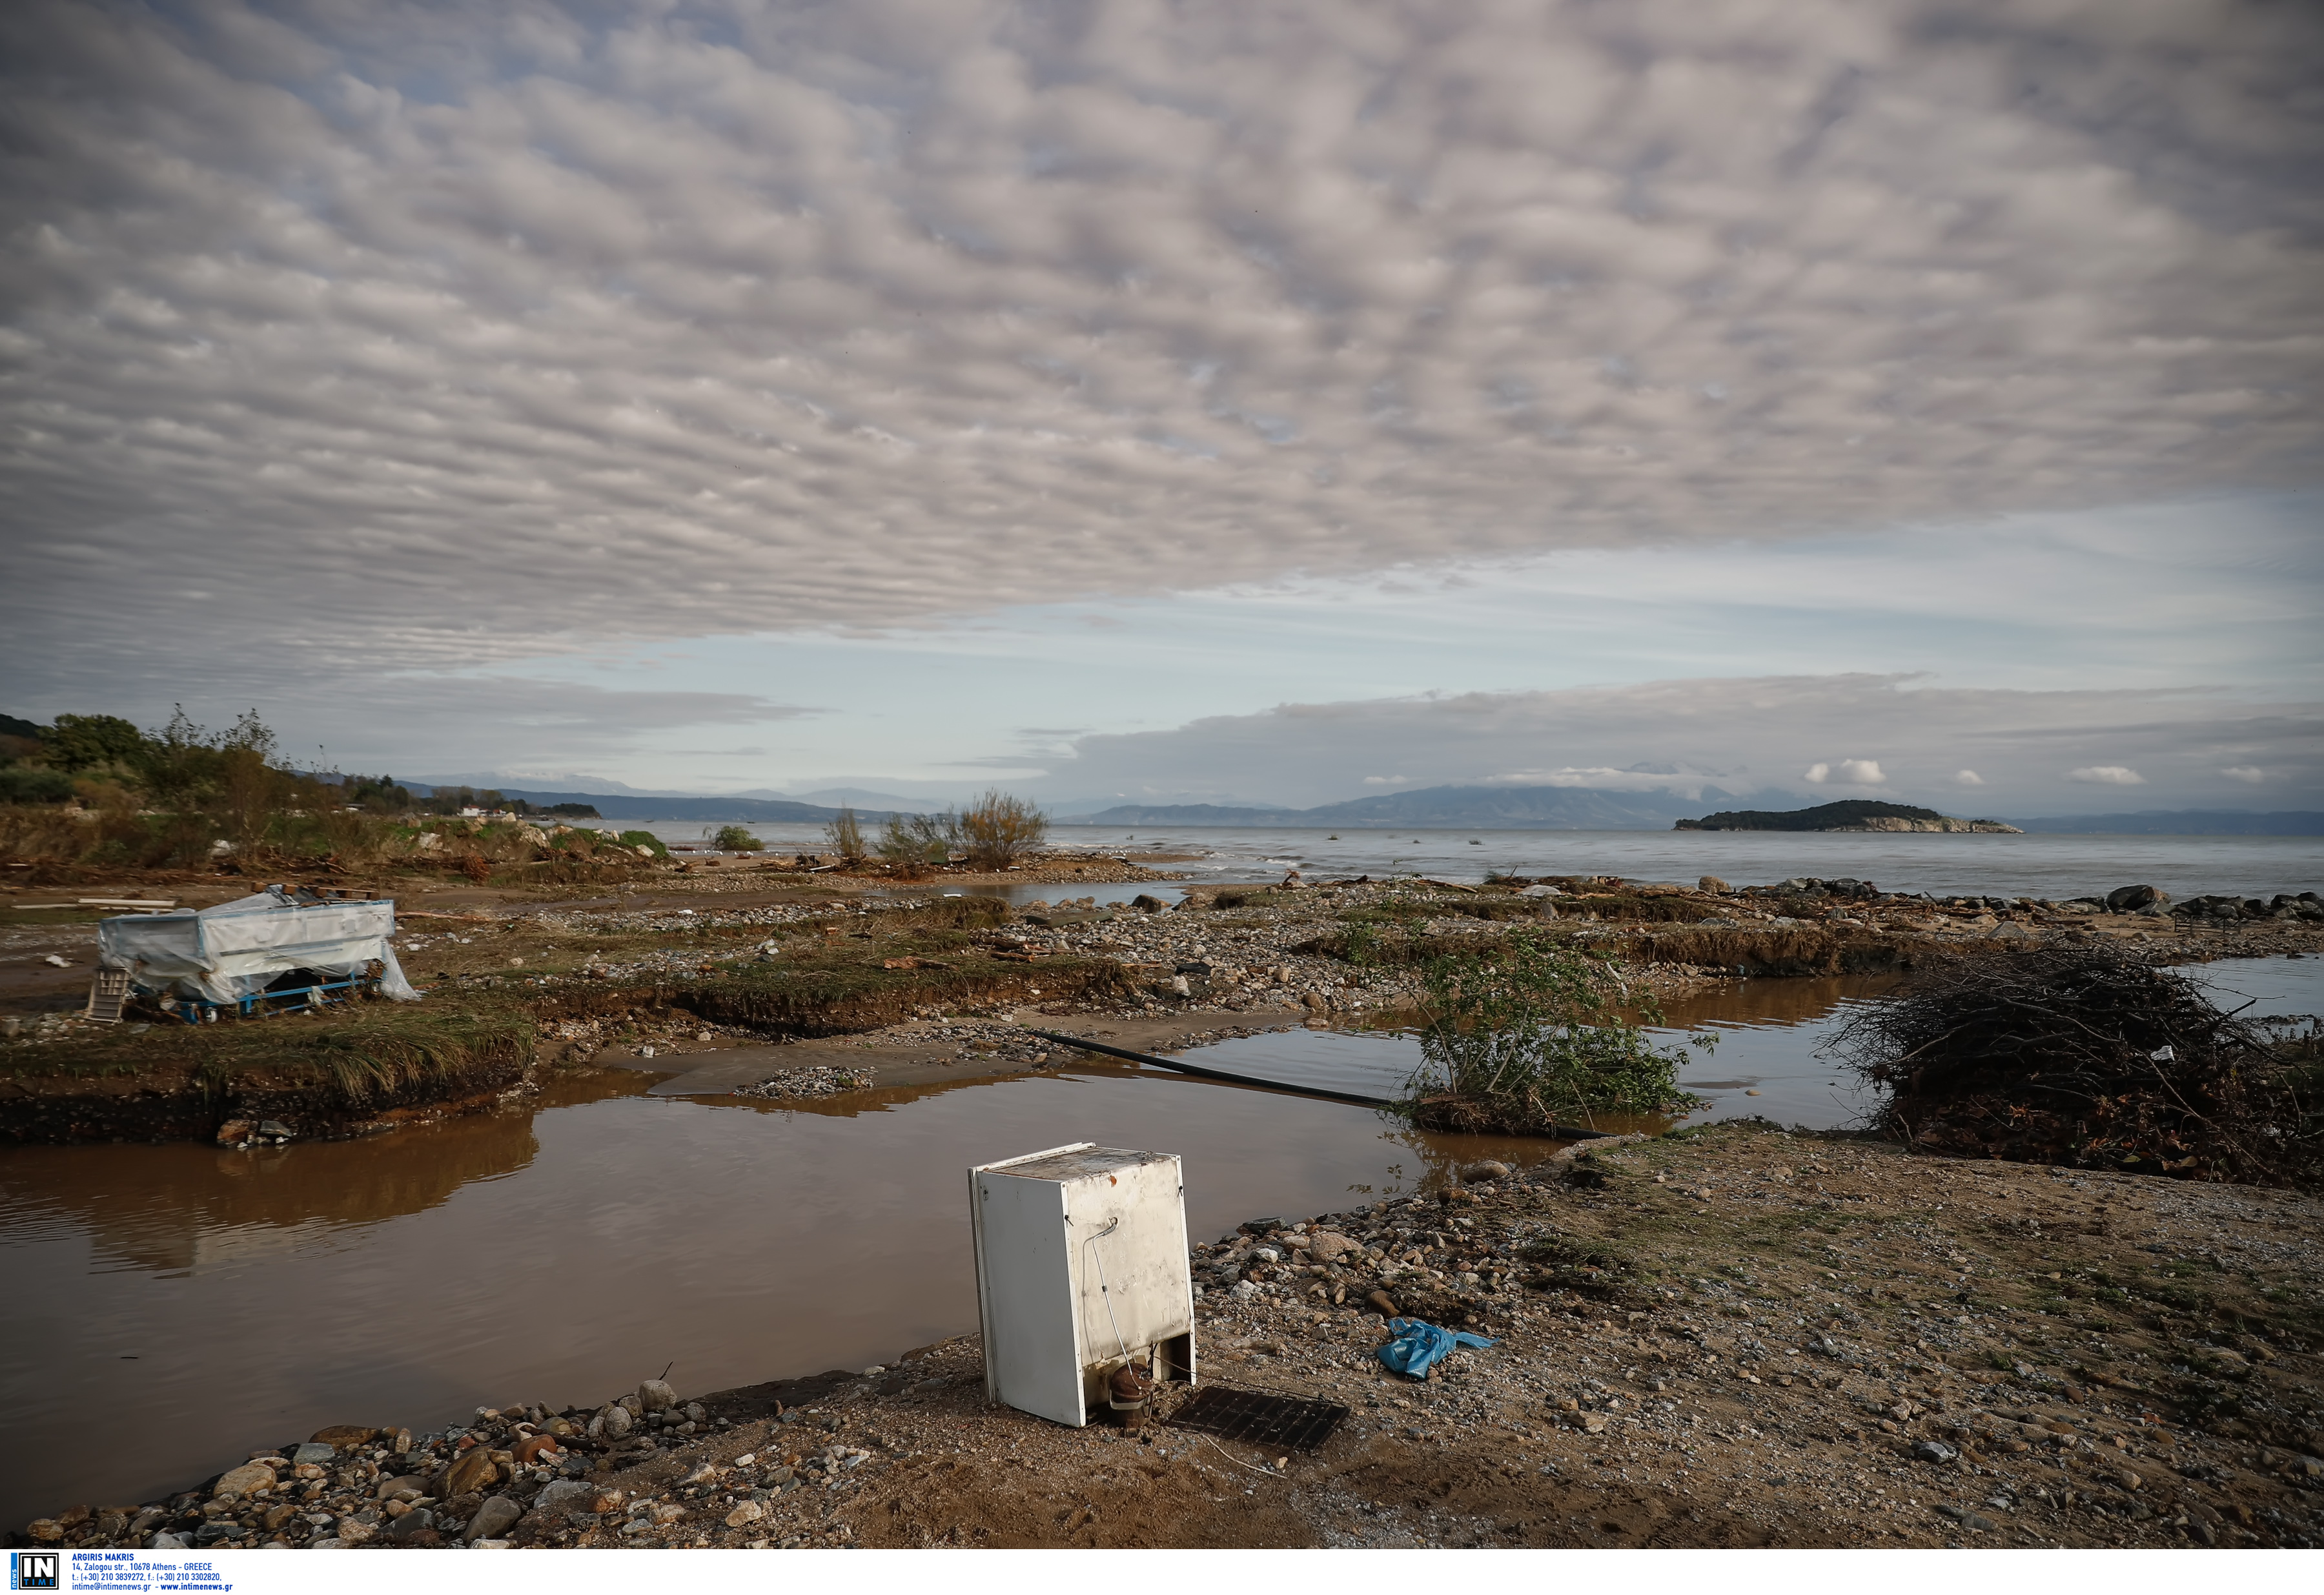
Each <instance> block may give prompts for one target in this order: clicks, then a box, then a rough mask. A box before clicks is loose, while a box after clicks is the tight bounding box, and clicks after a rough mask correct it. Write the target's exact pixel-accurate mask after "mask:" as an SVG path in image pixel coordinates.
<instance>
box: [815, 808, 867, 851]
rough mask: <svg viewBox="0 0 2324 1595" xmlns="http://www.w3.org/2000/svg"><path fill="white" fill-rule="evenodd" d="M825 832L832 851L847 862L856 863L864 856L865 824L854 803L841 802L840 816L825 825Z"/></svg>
mask: <svg viewBox="0 0 2324 1595" xmlns="http://www.w3.org/2000/svg"><path fill="white" fill-rule="evenodd" d="M823 834H824V836H825V839H826V840H827V841H829V842H830V844H831V851H832V852H834V853H837V854H838V855H839V856H840V857H841V858H842V859H844V860H845V861H846V862H849V863H851V864H852V863H854V862H856V861H857V860H859V859H861V858H862V856H863V853H864V846H863V825H862V822H861V821H859V820H858V819H857V818H856V817H855V810H854V808H853V806H852V805H849V804H844V803H843V804H841V805H840V806H839V817H838V818H837V819H835V820H834V821H832V822H831V824H829V825H825V826H824V828H823Z"/></svg>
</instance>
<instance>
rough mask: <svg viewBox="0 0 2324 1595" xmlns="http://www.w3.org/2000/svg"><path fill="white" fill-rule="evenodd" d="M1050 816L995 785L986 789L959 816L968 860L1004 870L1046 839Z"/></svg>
mask: <svg viewBox="0 0 2324 1595" xmlns="http://www.w3.org/2000/svg"><path fill="white" fill-rule="evenodd" d="M1048 835H1049V816H1047V815H1045V814H1043V813H1042V812H1041V811H1040V809H1039V808H1037V807H1035V806H1034V805H1033V804H1031V803H1029V802H1028V801H1027V800H1026V799H1024V798H1012V797H1010V796H1009V795H1008V794H1007V793H1005V792H1002V791H1001V790H999V789H998V788H995V789H991V790H989V791H987V792H986V793H985V794H984V796H983V797H982V798H978V799H977V800H976V801H975V802H974V803H972V804H970V805H969V806H968V808H967V809H966V810H965V811H964V813H963V814H962V815H961V816H960V836H961V840H962V842H963V843H964V844H966V846H967V848H968V862H970V863H971V864H973V865H974V866H975V867H976V868H977V869H980V870H1005V869H1007V868H1009V867H1010V865H1011V864H1014V863H1015V862H1017V861H1018V860H1019V859H1020V858H1022V857H1023V856H1024V855H1025V854H1027V853H1031V852H1032V851H1033V850H1034V849H1035V848H1037V847H1038V846H1040V845H1041V844H1042V843H1043V842H1045V841H1047V839H1048Z"/></svg>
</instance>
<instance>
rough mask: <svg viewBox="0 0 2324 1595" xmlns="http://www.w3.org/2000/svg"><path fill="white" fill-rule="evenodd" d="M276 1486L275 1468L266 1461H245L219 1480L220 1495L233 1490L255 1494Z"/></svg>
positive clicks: (218, 1492) (243, 1494)
mask: <svg viewBox="0 0 2324 1595" xmlns="http://www.w3.org/2000/svg"><path fill="white" fill-rule="evenodd" d="M273 1488H274V1470H273V1469H272V1467H270V1466H268V1465H267V1464H266V1463H264V1462H244V1463H243V1465H242V1466H241V1467H239V1468H229V1469H228V1470H226V1473H225V1474H224V1475H223V1476H222V1477H221V1478H220V1479H219V1480H218V1481H217V1492H216V1493H217V1494H219V1495H224V1494H226V1492H227V1491H228V1490H232V1491H233V1492H234V1493H235V1495H238V1496H246V1495H252V1494H255V1493H256V1492H257V1491H259V1490H262V1489H273Z"/></svg>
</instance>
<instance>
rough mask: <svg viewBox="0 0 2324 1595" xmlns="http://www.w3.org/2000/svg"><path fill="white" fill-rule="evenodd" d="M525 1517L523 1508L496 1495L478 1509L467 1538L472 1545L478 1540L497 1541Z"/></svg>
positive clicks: (504, 1497)
mask: <svg viewBox="0 0 2324 1595" xmlns="http://www.w3.org/2000/svg"><path fill="white" fill-rule="evenodd" d="M523 1516H524V1508H523V1507H520V1506H518V1505H517V1504H516V1503H515V1502H514V1501H512V1500H511V1499H509V1498H508V1497H506V1496H498V1495H496V1496H494V1497H493V1498H491V1499H490V1500H488V1501H486V1502H485V1503H484V1505H483V1506H481V1507H477V1508H476V1515H475V1517H472V1518H470V1519H469V1520H468V1533H467V1536H466V1537H467V1539H468V1540H469V1542H470V1543H471V1544H473V1543H474V1542H475V1541H477V1540H496V1539H498V1538H500V1537H501V1535H503V1534H505V1533H507V1532H508V1530H509V1529H511V1528H512V1527H513V1526H515V1524H516V1520H517V1519H518V1518H520V1517H523Z"/></svg>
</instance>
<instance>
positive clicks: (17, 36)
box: [0, 0, 2324, 816]
mask: <svg viewBox="0 0 2324 1595" xmlns="http://www.w3.org/2000/svg"><path fill="white" fill-rule="evenodd" d="M2319 169H2324V13H2319V12H2317V11H2315V10H2313V9H2311V8H2308V7H2302V6H2295V5H2266V4H2223V3H2222V4H2210V3H2199V0H2107V3H2105V4H2089V5H2083V4H2076V3H2071V0H2015V3H2003V0H1981V3H1980V0H1943V3H1940V0H1847V3H1844V4H1843V3H1837V0H1835V3H1832V4H1823V3H1821V0H1785V3H1784V4H1782V5H1770V4H1767V3H1766V0H1733V3H1729V4H1721V3H1720V0H1683V3H1658V0H1637V3H1633V4H1627V5H1604V4H1596V3H1586V4H1558V3H1556V0H1527V3H1525V4H1515V3H1508V4H1495V3H1488V0H1474V3H1463V0H1427V3H1425V4H1421V3H1415V4H1395V3H1388V0H1375V3H1372V4H1350V3H1348V0H1334V3H1332V4H1321V3H1296V0H1286V3H1280V4H1269V5H1251V4H1250V3H1249V0H1240V3H1232V4H1227V3H1222V4H1162V3H1159V0H1122V3H1119V4H1109V3H1105V0H1090V3H1087V4H1077V5H1064V4H1060V5H1021V4H1020V5H1000V4H981V3H970V0H846V3H844V4H829V5H825V4H777V3H772V0H769V3H763V4H762V3H757V0H726V3H721V4H694V3H687V0H678V3H662V4H650V5H622V4H613V3H610V0H609V3H606V4H594V5H578V4H576V5H549V4H540V3H536V0H503V3H500V4H493V5H482V4H478V5H461V4H449V3H447V4H440V5H420V4H398V3H396V0H370V3H367V4H364V5H351V4H347V3H346V0H307V3H300V0H289V3H284V4H272V5H244V4H239V3H231V0H188V3H183V4H169V5H158V4H157V5H134V4H125V3H106V0H84V3H79V4H58V3H52V0H19V3H18V4H16V5H12V6H10V7H7V8H5V15H0V227H5V238H6V246H5V250H0V527H5V535H4V536H0V588H5V592H6V593H7V594H8V595H10V598H11V600H12V601H11V603H10V604H9V615H10V619H9V623H8V624H7V626H6V627H5V635H0V671H5V676H4V677H0V678H5V683H6V690H5V694H0V696H5V702H0V709H5V711H6V712H9V713H12V714H17V715H28V716H31V717H32V718H36V719H46V718H48V717H49V716H51V715H54V714H57V713H60V712H78V713H91V712H105V713H115V714H122V715H128V716H129V717H131V718H133V719H135V720H138V721H139V722H140V723H142V724H159V723H160V722H161V720H163V719H165V718H166V717H167V716H168V715H169V713H170V711H171V705H174V704H179V703H183V704H184V705H186V707H187V709H188V710H189V713H191V714H193V715H195V717H196V718H197V719H199V720H204V721H207V722H208V723H210V724H224V723H226V722H227V721H230V720H231V719H232V718H233V716H234V715H235V714H237V713H239V712H241V711H242V710H243V709H244V708H250V707H254V708H256V709H258V710H259V711H260V713H261V714H262V715H264V716H265V717H266V718H267V719H268V720H269V722H270V723H271V724H274V725H275V726H276V727H277V728H278V729H279V730H280V732H281V737H282V741H283V743H284V744H285V746H286V747H287V748H288V749H290V750H291V751H292V753H293V754H294V756H297V757H299V758H300V759H302V760H311V761H315V762H317V763H319V764H321V765H323V766H325V767H327V768H339V769H346V770H392V771H394V772H396V773H399V774H402V775H407V776H411V777H415V778H422V779H424V778H426V777H429V776H431V775H456V774H458V775H468V774H485V773H491V774H495V775H503V776H506V777H508V778H510V779H511V780H512V783H513V782H514V781H519V780H521V781H529V782H531V783H534V784H537V785H542V786H583V787H586V786H588V785H590V784H592V783H598V784H604V785H609V786H610V785H611V784H613V783H620V784H623V785H626V786H629V787H633V788H647V789H655V790H689V791H743V790H749V791H767V792H779V791H791V792H798V791H807V790H812V789H816V788H825V787H829V786H834V785H857V786H865V787H871V788H878V789H886V790H896V791H903V792H908V793H913V794H925V795H930V796H935V797H939V798H949V797H953V796H955V795H962V794H965V793H967V792H969V791H972V790H974V789H977V788H982V787H983V786H985V785H988V784H997V785H1001V786H1004V787H1008V788H1010V789H1014V790H1019V791H1023V792H1027V793H1029V794H1031V795H1034V796H1037V797H1039V798H1043V799H1044V800H1045V801H1051V802H1056V803H1074V802H1082V801H1088V800H1094V799H1102V798H1133V799H1135V800H1139V801H1145V802H1154V801H1230V802H1231V801H1240V802H1270V803H1286V804H1295V805H1307V804H1314V803H1322V802H1330V801H1335V800H1339V799H1343V798H1351V797H1358V796H1363V795H1366V794H1368V793H1371V792H1378V791H1382V790H1390V789H1397V788H1412V787H1417V786H1430V785H1440V784H1448V783H1468V782H1503V783H1513V784H1522V783H1530V782H1542V783H1548V784H1555V785H1572V786H1585V787H1601V788H1611V789H1625V790H1639V789H1662V790H1667V791H1671V792H1674V793H1678V794H1681V795H1683V796H1686V797H1689V798H1692V797H1693V796H1694V795H1696V794H1698V793H1700V792H1701V791H1702V790H1703V789H1704V788H1708V787H1716V788H1720V789H1722V790H1732V791H1752V792H1759V791H1788V792H1791V793H1793V794H1794V795H1796V796H1798V797H1800V798H1803V799H1815V798H1823V797H1887V798H1896V799H1899V800H1903V801H1908V802H1918V803H1927V804H1932V805H1933V806H1936V807H1943V808H1945V809H1947V810H1948V811H1949V812H1964V811H1971V810H1973V811H1975V812H1978V813H1981V814H1982V813H1991V814H2004V815H2015V816H2034V815H2042V814H2057V813H2088V812H2115V811H2120V810H2127V809H2139V808H2172V807H2245V808H2285V807H2324V734H2319V733H2324V689H2319V671H2318V663H2319V649H2318V646H2317V642H2316V638H2317V636H2318V633H2319V620H2324V614H2319V609H2324V605H2319V594H2324V581H2319V576H2324V569H2319V566H2320V565H2324V555H2319V541H2324V539H2319V531H2324V453H2319V429H2324V405H2319V373H2320V372H2324V186H2319V185H2318V184H2317V183H2316V182H2315V180H2314V176H2313V174H2314V172H2315V171H2317V170H2319Z"/></svg>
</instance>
